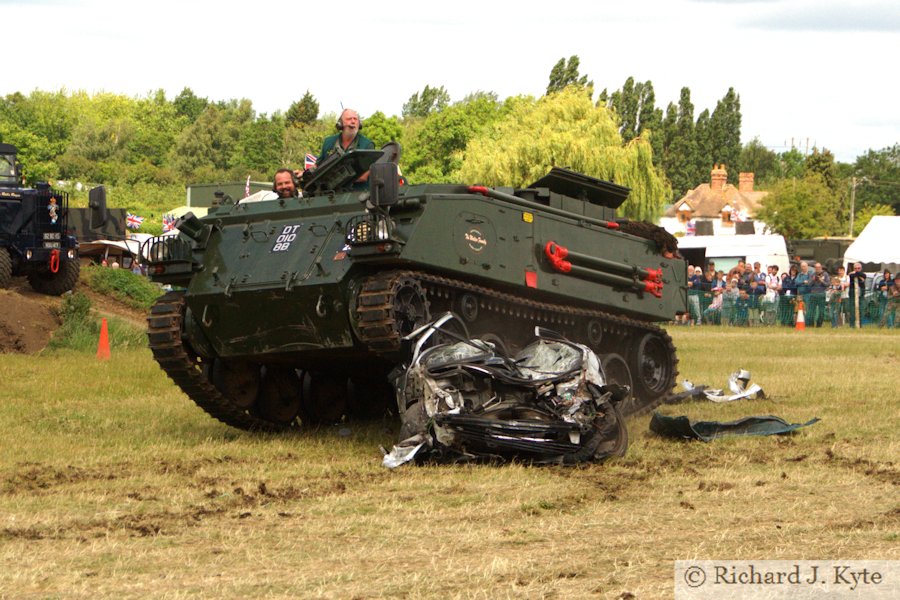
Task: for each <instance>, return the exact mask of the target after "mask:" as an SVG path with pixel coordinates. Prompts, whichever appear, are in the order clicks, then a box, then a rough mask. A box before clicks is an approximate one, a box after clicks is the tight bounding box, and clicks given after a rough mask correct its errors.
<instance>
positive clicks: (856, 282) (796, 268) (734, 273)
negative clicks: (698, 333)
mask: <svg viewBox="0 0 900 600" xmlns="http://www.w3.org/2000/svg"><path fill="white" fill-rule="evenodd" d="M778 271H779V268H778V266H776V265H768V266H767V267H766V269H765V271H763V270H762V265H761V264H760V263H759V262H755V263H753V264H752V265H749V264H746V263H745V262H744V261H739V262H738V264H737V265H736V266H735V267H734V268H732V269H731V270H729V271H728V273H725V272H724V271H722V270H717V269H716V265H715V263H714V262H712V261H710V262H708V264H707V265H706V269H705V270H704V268H703V267H702V266H699V265H689V266H688V309H689V310H688V313H687V314H685V315H683V316H682V317H681V318H680V319H679V320H678V322H679V323H680V324H683V325H700V324H710V325H731V326H739V327H759V326H772V325H781V326H787V327H793V326H795V324H796V322H797V317H798V313H799V312H800V311H801V310H802V311H803V315H804V323H805V325H806V326H809V327H822V326H823V325H824V324H825V323H829V324H830V325H831V327H833V328H838V327H843V326H851V327H853V326H856V325H857V321H858V323H859V325H860V326H862V325H866V324H875V325H878V326H879V327H894V328H898V327H900V314H898V313H900V277H892V275H891V272H890V271H887V270H885V271H884V272H883V273H882V274H880V275H876V276H875V277H874V278H873V281H872V282H871V285H869V283H870V282H867V275H866V274H865V273H864V272H863V271H862V265H861V264H859V263H857V264H855V265H853V270H852V272H850V273H847V272H846V270H845V268H844V267H838V269H837V272H835V273H828V272H827V271H825V270H824V269H823V268H822V265H821V263H818V262H816V263H814V264H813V266H812V268H810V266H809V263H807V262H805V261H804V262H800V263H799V265H792V266H791V267H790V269H789V270H788V272H786V273H779V272H778Z"/></svg>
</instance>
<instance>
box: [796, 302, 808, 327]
mask: <svg viewBox="0 0 900 600" xmlns="http://www.w3.org/2000/svg"><path fill="white" fill-rule="evenodd" d="M794 329H796V330H797V331H806V319H804V318H803V300H798V303H797V325H796V326H795V327H794Z"/></svg>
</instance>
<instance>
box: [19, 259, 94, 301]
mask: <svg viewBox="0 0 900 600" xmlns="http://www.w3.org/2000/svg"><path fill="white" fill-rule="evenodd" d="M80 271H81V264H80V263H79V262H78V259H77V258H76V259H75V260H62V261H60V263H59V271H57V272H56V273H52V272H50V271H49V270H44V269H43V268H42V269H41V270H33V271H30V272H29V273H28V283H30V284H31V287H32V289H34V291H36V292H39V293H41V294H47V295H48V296H61V295H63V294H65V293H66V292H68V291H70V290H72V289H74V288H75V284H76V283H78V274H79V272H80Z"/></svg>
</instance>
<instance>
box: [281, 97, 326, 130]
mask: <svg viewBox="0 0 900 600" xmlns="http://www.w3.org/2000/svg"><path fill="white" fill-rule="evenodd" d="M318 118H319V102H318V101H317V100H316V98H315V96H313V95H312V94H310V93H309V90H306V93H305V94H303V97H302V98H300V100H298V101H297V102H294V103H293V104H291V107H290V108H289V109H288V111H287V113H285V120H286V121H287V124H288V125H291V126H294V127H296V126H301V125H312V124H313V123H315V122H316V119H318Z"/></svg>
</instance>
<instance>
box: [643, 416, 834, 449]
mask: <svg viewBox="0 0 900 600" xmlns="http://www.w3.org/2000/svg"><path fill="white" fill-rule="evenodd" d="M819 420H820V419H819V418H818V417H815V418H813V419H810V420H809V421H807V422H806V423H788V422H787V421H785V420H784V419H782V418H781V417H776V416H773V415H766V416H754V417H744V418H743V419H738V420H737V421H728V422H725V423H723V422H721V421H691V420H690V419H689V418H688V417H686V416H683V415H682V416H678V417H668V416H665V415H662V414H660V413H658V412H654V413H653V417H652V418H651V419H650V431H652V432H653V433H656V434H657V435H660V436H662V437H668V438H677V439H695V440H702V441H704V442H711V441H713V440H715V439H716V438H720V437H724V436H736V435H742V436H747V435H782V434H785V433H791V432H793V431H795V430H797V429H800V428H801V427H807V426H809V425H812V424H813V423H818V422H819Z"/></svg>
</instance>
